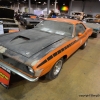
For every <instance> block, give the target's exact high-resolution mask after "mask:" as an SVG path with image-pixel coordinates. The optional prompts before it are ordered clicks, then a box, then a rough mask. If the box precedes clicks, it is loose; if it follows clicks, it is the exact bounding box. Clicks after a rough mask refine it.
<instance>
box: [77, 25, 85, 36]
mask: <svg viewBox="0 0 100 100" xmlns="http://www.w3.org/2000/svg"><path fill="white" fill-rule="evenodd" d="M85 30H86V28H85V27H84V25H82V24H77V25H76V36H77V35H78V33H84V32H85Z"/></svg>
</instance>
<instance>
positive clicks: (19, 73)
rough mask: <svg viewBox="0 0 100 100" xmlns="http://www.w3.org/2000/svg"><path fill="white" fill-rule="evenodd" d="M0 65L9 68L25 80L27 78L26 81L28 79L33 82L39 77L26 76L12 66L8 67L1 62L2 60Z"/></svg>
mask: <svg viewBox="0 0 100 100" xmlns="http://www.w3.org/2000/svg"><path fill="white" fill-rule="evenodd" d="M0 66H1V67H4V68H7V69H9V70H10V71H12V72H14V73H16V74H17V75H19V76H21V77H23V78H25V79H26V80H28V81H30V82H35V81H37V80H38V79H39V77H36V78H30V77H28V76H26V75H25V74H23V73H21V72H19V71H17V70H16V69H14V68H12V67H9V66H8V65H6V64H4V63H2V62H0Z"/></svg>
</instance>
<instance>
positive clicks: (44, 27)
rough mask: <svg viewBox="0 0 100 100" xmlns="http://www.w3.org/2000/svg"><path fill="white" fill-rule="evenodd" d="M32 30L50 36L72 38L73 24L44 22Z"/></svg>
mask: <svg viewBox="0 0 100 100" xmlns="http://www.w3.org/2000/svg"><path fill="white" fill-rule="evenodd" d="M34 29H37V30H40V31H44V32H48V33H51V34H59V35H67V36H68V35H70V36H72V33H73V24H70V23H67V22H57V21H49V20H44V21H42V22H40V23H39V24H38V25H37V26H36V27H35V28H34Z"/></svg>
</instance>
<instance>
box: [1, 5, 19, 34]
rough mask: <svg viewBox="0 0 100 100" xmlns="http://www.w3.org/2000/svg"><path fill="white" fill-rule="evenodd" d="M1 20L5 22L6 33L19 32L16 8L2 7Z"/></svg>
mask: <svg viewBox="0 0 100 100" xmlns="http://www.w3.org/2000/svg"><path fill="white" fill-rule="evenodd" d="M0 21H1V22H2V24H3V30H4V33H12V32H18V31H19V26H18V23H17V22H16V21H15V20H14V10H12V9H9V8H4V7H0Z"/></svg>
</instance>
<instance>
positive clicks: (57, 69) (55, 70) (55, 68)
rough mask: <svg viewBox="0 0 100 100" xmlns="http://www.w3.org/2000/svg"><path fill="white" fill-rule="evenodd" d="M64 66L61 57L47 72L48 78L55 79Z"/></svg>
mask: <svg viewBox="0 0 100 100" xmlns="http://www.w3.org/2000/svg"><path fill="white" fill-rule="evenodd" d="M62 66H63V59H60V60H58V61H57V62H56V63H55V65H54V66H53V68H52V69H51V70H50V72H48V73H47V74H46V79H48V80H53V79H55V78H56V77H57V76H58V75H59V73H60V71H61V69H62Z"/></svg>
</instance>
